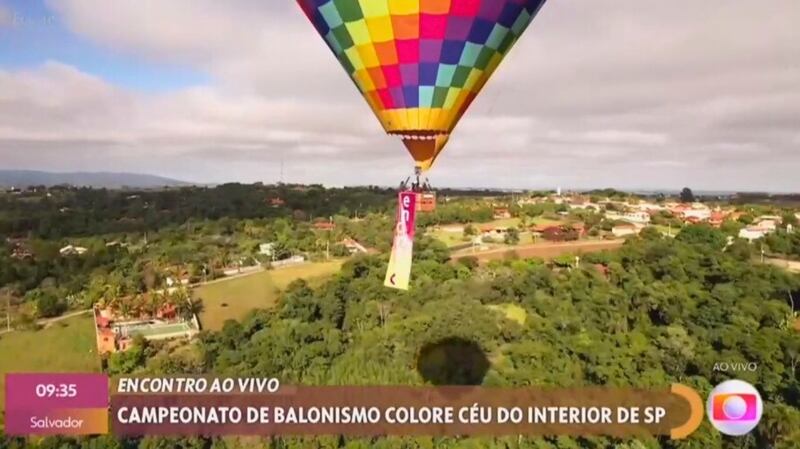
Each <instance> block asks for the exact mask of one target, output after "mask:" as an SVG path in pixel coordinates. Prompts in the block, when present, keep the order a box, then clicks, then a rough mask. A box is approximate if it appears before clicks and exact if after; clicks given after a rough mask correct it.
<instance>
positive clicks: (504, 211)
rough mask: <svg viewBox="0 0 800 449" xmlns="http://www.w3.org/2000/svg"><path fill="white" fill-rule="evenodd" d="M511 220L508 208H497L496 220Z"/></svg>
mask: <svg viewBox="0 0 800 449" xmlns="http://www.w3.org/2000/svg"><path fill="white" fill-rule="evenodd" d="M508 218H511V212H510V211H509V210H508V208H506V207H496V208H495V209H494V219H495V220H505V219H508Z"/></svg>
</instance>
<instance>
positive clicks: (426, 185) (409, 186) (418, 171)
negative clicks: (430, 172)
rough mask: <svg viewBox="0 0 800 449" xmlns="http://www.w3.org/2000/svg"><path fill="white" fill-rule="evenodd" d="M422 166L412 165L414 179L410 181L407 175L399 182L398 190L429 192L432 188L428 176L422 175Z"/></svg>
mask: <svg viewBox="0 0 800 449" xmlns="http://www.w3.org/2000/svg"><path fill="white" fill-rule="evenodd" d="M421 177H422V168H420V167H414V180H413V181H411V177H410V176H409V177H407V178H406V179H405V181H402V182H400V191H401V192H405V191H407V190H410V191H412V192H417V193H419V192H429V191H431V190H433V189H432V188H431V184H430V181H428V178H425V177H422V178H421ZM420 178H421V179H420Z"/></svg>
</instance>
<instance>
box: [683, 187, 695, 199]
mask: <svg viewBox="0 0 800 449" xmlns="http://www.w3.org/2000/svg"><path fill="white" fill-rule="evenodd" d="M694 200H695V198H694V193H692V189H690V188H688V187H684V188H683V190H681V202H683V203H694Z"/></svg>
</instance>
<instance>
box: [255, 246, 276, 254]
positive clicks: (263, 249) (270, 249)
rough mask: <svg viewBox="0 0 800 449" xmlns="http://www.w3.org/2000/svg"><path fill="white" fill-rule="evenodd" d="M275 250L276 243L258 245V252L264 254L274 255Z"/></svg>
mask: <svg viewBox="0 0 800 449" xmlns="http://www.w3.org/2000/svg"><path fill="white" fill-rule="evenodd" d="M274 252H275V244H274V243H262V244H260V245H258V253H259V254H261V255H262V256H272V254H273V253H274Z"/></svg>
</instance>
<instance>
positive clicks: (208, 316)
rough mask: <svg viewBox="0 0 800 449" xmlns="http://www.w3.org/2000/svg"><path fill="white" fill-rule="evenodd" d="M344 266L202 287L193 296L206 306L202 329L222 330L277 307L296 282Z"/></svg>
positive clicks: (276, 272)
mask: <svg viewBox="0 0 800 449" xmlns="http://www.w3.org/2000/svg"><path fill="white" fill-rule="evenodd" d="M341 265H342V262H341V261H332V262H322V263H312V264H305V265H298V266H294V267H288V268H280V269H277V270H270V271H261V272H258V273H255V274H251V275H248V276H242V277H237V278H234V279H228V280H222V281H218V282H213V283H210V284H206V285H203V286H201V287H198V288H196V289H194V292H193V296H194V297H195V298H199V299H201V300H202V302H203V311H202V312H201V313H200V326H201V327H202V328H203V329H209V330H219V329H222V325H223V324H224V323H225V321H227V320H240V319H242V318H244V316H245V315H247V313H248V312H250V311H251V310H253V309H264V308H269V307H271V306H273V305H274V304H275V301H276V300H277V299H278V293H279V292H280V290H282V289H284V288H286V286H288V285H289V284H290V283H291V282H292V281H294V280H296V279H307V280H313V279H320V278H322V277H325V276H328V275H331V274H333V273H335V272H337V271H339V268H340V267H341Z"/></svg>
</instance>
